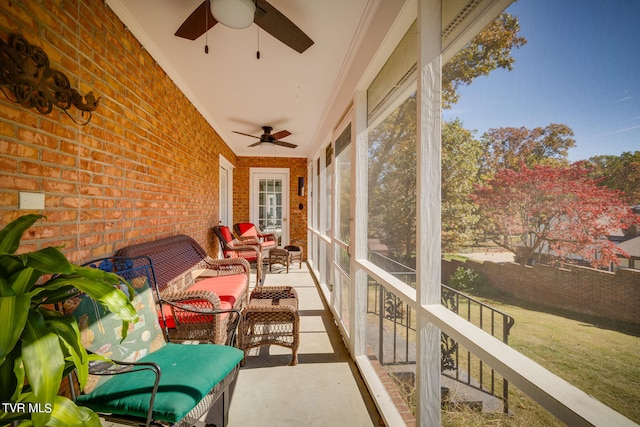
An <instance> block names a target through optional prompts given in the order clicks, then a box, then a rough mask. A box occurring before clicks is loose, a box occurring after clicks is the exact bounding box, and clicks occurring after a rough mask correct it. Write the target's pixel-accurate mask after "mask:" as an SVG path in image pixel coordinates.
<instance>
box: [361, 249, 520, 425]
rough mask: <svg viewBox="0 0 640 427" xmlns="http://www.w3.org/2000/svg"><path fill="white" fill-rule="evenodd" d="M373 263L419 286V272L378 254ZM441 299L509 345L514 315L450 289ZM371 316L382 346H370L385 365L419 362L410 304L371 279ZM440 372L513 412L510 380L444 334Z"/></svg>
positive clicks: (442, 337) (506, 410)
mask: <svg viewBox="0 0 640 427" xmlns="http://www.w3.org/2000/svg"><path fill="white" fill-rule="evenodd" d="M369 259H370V260H371V261H372V262H374V263H376V265H378V266H380V267H382V268H384V269H385V270H386V271H388V272H391V274H392V275H394V276H396V277H397V278H399V279H400V280H403V281H404V282H405V283H407V284H408V285H410V286H412V287H414V288H415V278H416V272H415V270H412V269H411V268H410V267H408V266H405V265H402V264H401V263H399V262H397V261H394V260H392V259H390V258H389V257H386V256H384V255H381V254H379V253H375V252H370V257H369ZM441 301H442V304H443V305H444V306H446V307H447V308H449V309H450V310H451V311H453V312H455V313H456V314H458V315H459V316H461V317H463V318H464V319H466V320H467V321H469V322H470V323H472V324H474V325H475V326H477V327H479V328H480V329H482V330H483V331H485V332H487V333H489V334H491V335H492V336H494V337H496V338H498V339H500V340H501V341H502V342H504V343H505V344H508V338H509V331H510V329H511V327H512V326H513V324H514V322H515V321H514V319H513V317H511V316H509V315H508V314H506V313H504V312H502V311H500V310H498V309H496V308H494V307H491V306H490V305H488V304H485V303H483V302H482V301H480V300H478V299H476V298H473V297H471V296H469V295H466V294H464V293H462V292H459V291H457V290H455V289H452V288H450V287H448V286H445V285H442V288H441ZM367 313H368V314H369V315H370V317H371V320H370V322H372V321H376V322H377V331H378V334H377V335H378V336H377V342H376V343H375V345H370V347H371V349H372V350H374V351H375V352H376V356H377V358H378V360H379V362H380V363H381V364H382V365H383V366H385V365H386V366H390V365H396V366H399V365H412V364H415V361H416V354H415V350H416V347H415V335H416V319H415V315H414V313H412V310H411V306H409V305H408V304H406V303H404V302H403V301H402V300H401V299H400V298H399V297H397V296H396V295H395V294H393V292H390V291H388V290H387V289H386V288H385V287H384V286H382V285H380V284H379V283H377V282H376V281H374V280H373V279H371V280H370V282H369V285H368V291H367ZM373 319H375V320H373ZM370 325H371V323H370ZM371 326H372V325H371ZM441 369H442V374H443V375H444V376H446V377H448V378H451V379H452V380H455V381H458V382H460V383H462V384H465V385H466V386H467V387H470V388H473V389H476V390H479V391H481V392H483V393H485V394H488V395H491V396H494V397H495V398H497V399H499V400H500V401H502V409H503V412H504V413H507V412H508V410H509V401H508V396H509V383H508V381H507V380H506V379H504V378H502V377H500V376H499V375H498V374H497V373H496V372H495V371H494V370H493V369H491V368H490V367H488V366H487V365H486V364H485V363H484V362H483V361H482V360H480V359H479V358H477V357H476V356H474V355H473V354H472V353H471V352H470V351H468V350H466V349H464V348H461V347H460V346H459V345H458V343H457V342H455V341H454V340H453V339H451V338H450V337H449V336H447V335H446V334H445V333H442V336H441Z"/></svg>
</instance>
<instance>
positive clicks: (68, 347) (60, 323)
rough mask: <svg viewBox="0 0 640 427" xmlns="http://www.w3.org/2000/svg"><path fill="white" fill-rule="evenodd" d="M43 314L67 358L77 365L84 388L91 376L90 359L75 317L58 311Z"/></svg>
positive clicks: (43, 312)
mask: <svg viewBox="0 0 640 427" xmlns="http://www.w3.org/2000/svg"><path fill="white" fill-rule="evenodd" d="M41 313H42V314H43V316H44V319H45V320H44V323H45V325H46V327H47V328H49V330H51V331H52V332H54V333H55V334H56V335H58V338H59V339H60V344H61V345H62V349H63V352H64V354H65V356H66V357H70V358H71V361H72V362H73V364H74V365H75V367H76V369H77V373H78V381H79V382H80V387H81V388H83V387H84V385H85V384H86V382H87V378H88V376H89V357H88V355H87V351H86V350H85V348H84V347H83V345H82V340H81V338H80V329H79V328H78V323H77V322H76V320H75V319H74V318H73V317H71V316H64V315H62V314H61V313H59V312H57V311H52V310H41Z"/></svg>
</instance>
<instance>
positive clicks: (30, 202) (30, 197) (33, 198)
mask: <svg viewBox="0 0 640 427" xmlns="http://www.w3.org/2000/svg"><path fill="white" fill-rule="evenodd" d="M20 209H44V193H27V192H24V191H21V192H20Z"/></svg>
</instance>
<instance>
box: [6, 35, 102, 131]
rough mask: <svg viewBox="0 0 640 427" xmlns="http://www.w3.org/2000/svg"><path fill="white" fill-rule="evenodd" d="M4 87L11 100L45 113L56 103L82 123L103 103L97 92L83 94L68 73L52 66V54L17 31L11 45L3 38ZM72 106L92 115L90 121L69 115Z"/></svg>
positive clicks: (76, 121) (10, 40)
mask: <svg viewBox="0 0 640 427" xmlns="http://www.w3.org/2000/svg"><path fill="white" fill-rule="evenodd" d="M0 89H1V90H2V93H4V95H5V96H6V97H7V99H9V100H11V101H13V102H15V103H17V104H20V105H22V106H24V107H27V108H34V107H35V109H36V110H38V111H39V112H40V113H42V114H49V113H50V112H51V111H52V110H53V107H54V106H55V107H57V108H60V109H61V110H62V111H64V113H65V114H66V115H67V116H69V117H70V118H71V120H73V121H74V122H75V123H77V124H80V125H86V124H87V123H89V121H90V120H91V112H92V111H94V110H95V109H96V108H98V104H99V103H100V98H96V97H95V96H94V95H93V92H89V93H88V94H86V95H85V96H82V95H80V93H79V92H78V91H77V90H76V89H74V88H72V87H71V84H70V83H69V79H68V78H67V76H66V75H64V74H63V73H62V72H60V71H57V70H54V69H52V68H49V57H48V56H47V54H46V53H44V51H43V50H42V49H40V48H39V47H37V46H32V45H31V44H29V42H27V41H26V40H25V39H24V38H23V37H21V36H19V35H17V34H12V35H11V36H9V44H7V43H5V42H4V41H3V40H0ZM72 105H73V106H74V107H76V108H77V109H78V110H80V111H82V116H83V117H84V115H85V113H88V114H89V117H88V118H87V119H86V121H85V120H80V121H79V120H77V119H76V118H75V117H73V116H72V115H71V114H69V112H68V111H67V110H68V109H70V108H71V106H72Z"/></svg>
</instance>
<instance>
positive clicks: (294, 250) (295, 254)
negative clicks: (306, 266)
mask: <svg viewBox="0 0 640 427" xmlns="http://www.w3.org/2000/svg"><path fill="white" fill-rule="evenodd" d="M284 248H285V249H286V250H287V251H289V263H290V264H293V262H294V261H298V268H302V248H301V247H300V246H293V245H291V246H285V247H284ZM287 272H288V270H287Z"/></svg>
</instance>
